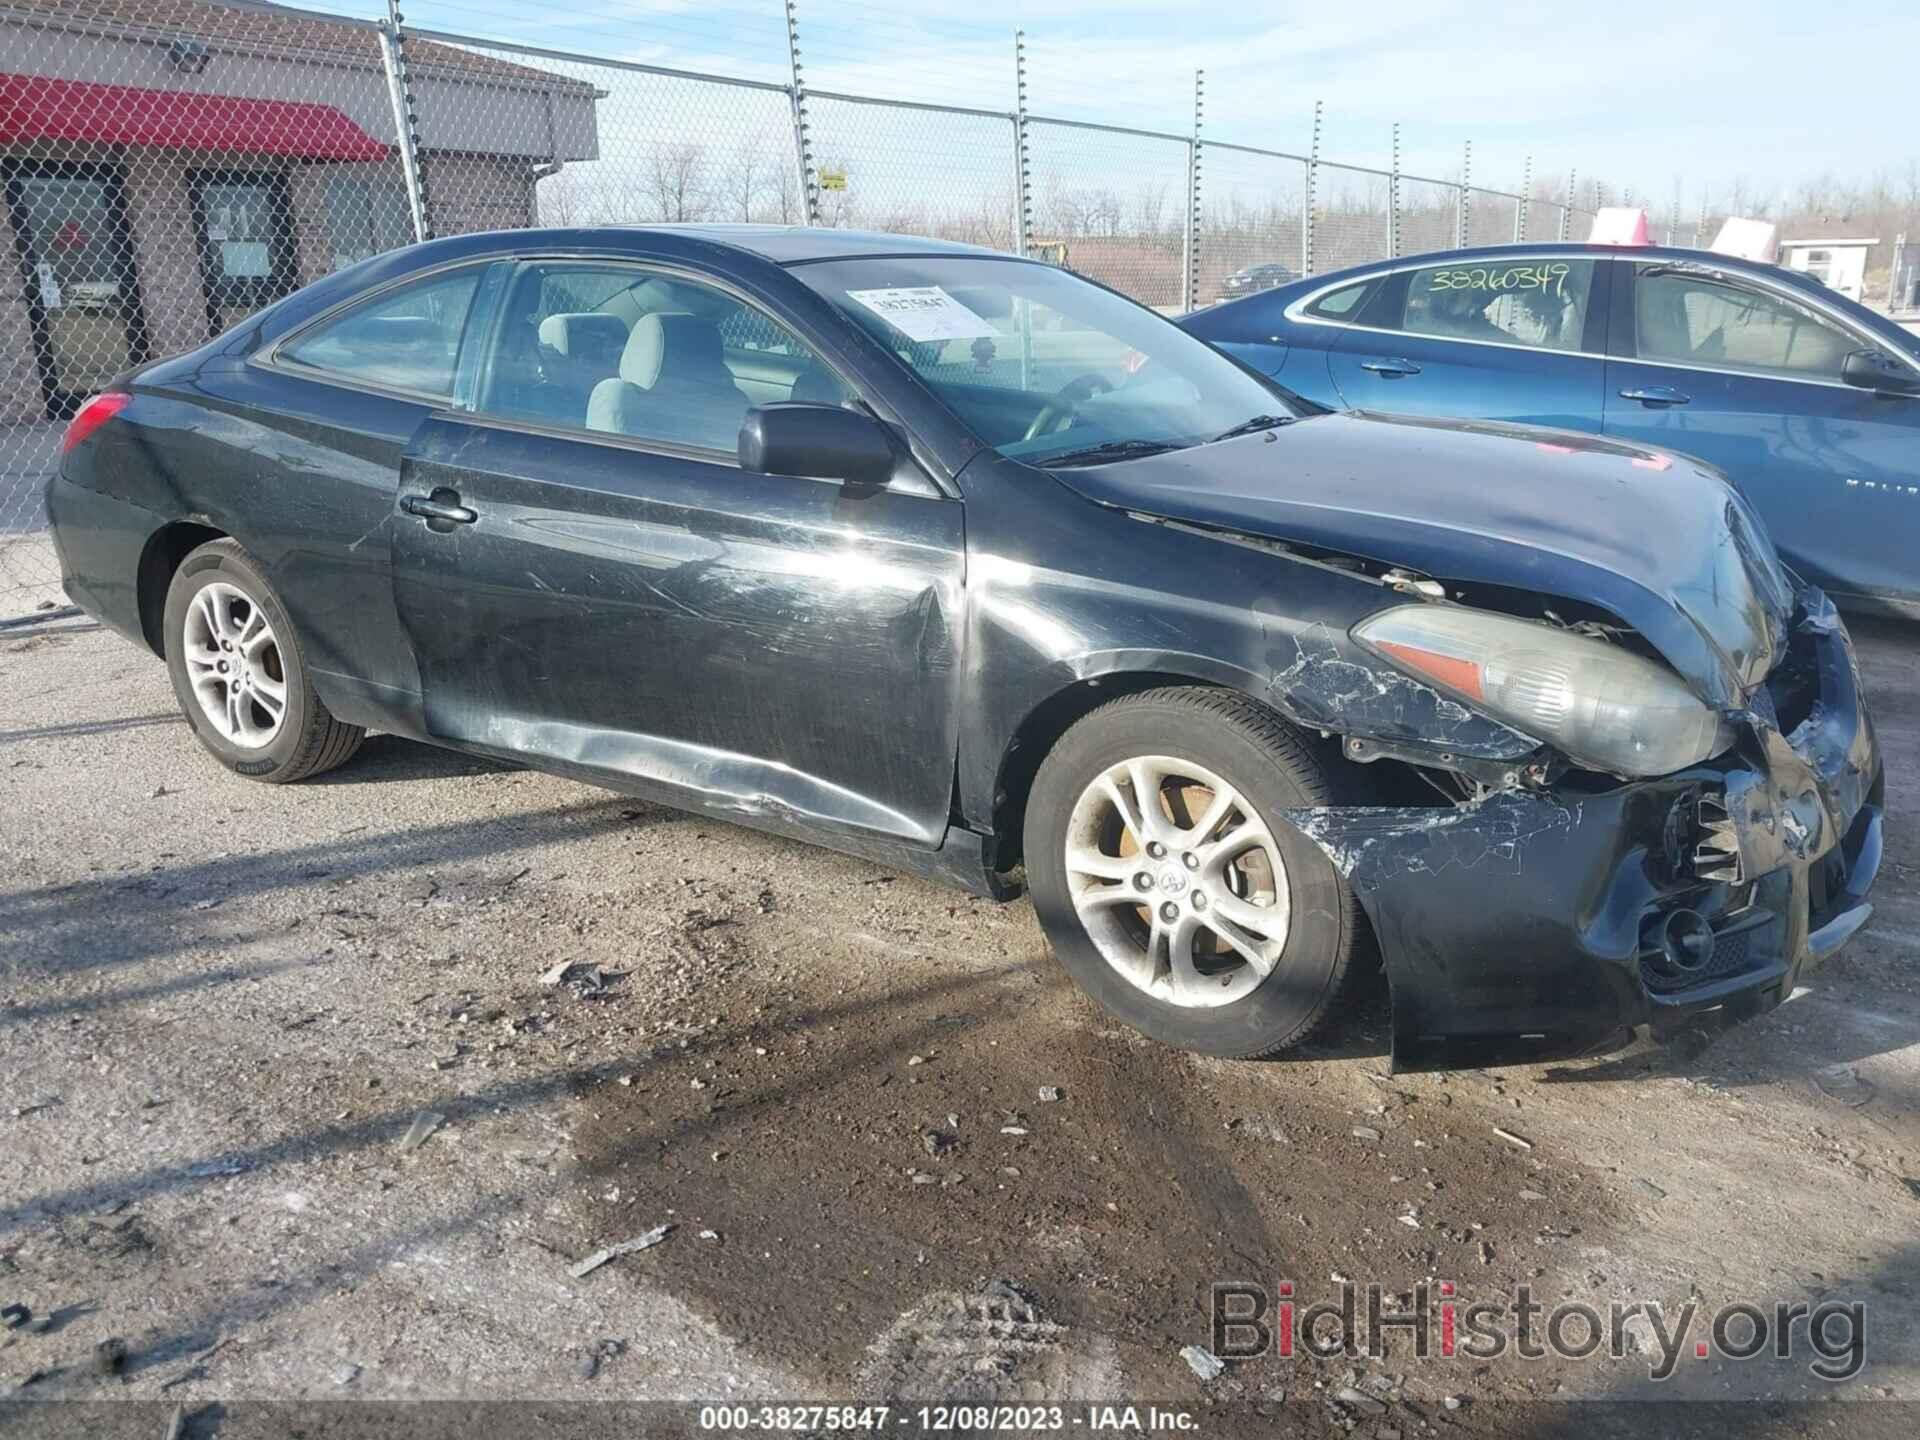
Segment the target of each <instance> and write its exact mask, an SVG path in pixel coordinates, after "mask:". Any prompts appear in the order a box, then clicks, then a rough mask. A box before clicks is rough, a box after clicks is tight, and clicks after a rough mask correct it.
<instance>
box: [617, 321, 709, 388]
mask: <svg viewBox="0 0 1920 1440" xmlns="http://www.w3.org/2000/svg"><path fill="white" fill-rule="evenodd" d="M726 368H727V360H726V354H725V351H724V350H723V348H722V346H721V343H720V328H719V327H718V326H717V325H715V324H714V323H713V322H712V321H711V320H707V319H703V318H702V317H700V316H698V315H686V314H678V313H660V312H656V313H654V314H652V315H642V316H641V317H640V318H639V320H638V321H636V322H635V324H634V327H633V333H632V334H631V335H629V336H628V337H627V348H626V350H625V351H624V352H623V353H622V354H621V356H620V378H621V379H622V380H625V381H626V382H627V383H628V384H629V385H638V386H639V387H640V388H641V389H642V390H651V389H652V388H653V387H654V385H655V384H656V383H657V382H658V381H659V379H660V377H661V376H662V375H663V374H665V375H685V374H697V373H699V372H701V371H708V372H712V371H716V370H717V371H725V370H726Z"/></svg>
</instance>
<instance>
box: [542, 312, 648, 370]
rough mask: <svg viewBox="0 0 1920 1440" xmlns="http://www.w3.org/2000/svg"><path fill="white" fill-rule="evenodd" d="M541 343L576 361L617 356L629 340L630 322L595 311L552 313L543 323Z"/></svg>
mask: <svg viewBox="0 0 1920 1440" xmlns="http://www.w3.org/2000/svg"><path fill="white" fill-rule="evenodd" d="M540 343H541V344H542V345H545V346H546V347H547V348H548V349H549V350H556V351H558V352H559V353H560V354H562V355H565V356H567V357H568V358H569V359H574V360H581V359H589V360H590V359H597V358H599V357H601V356H613V355H618V354H619V353H620V352H621V350H622V349H623V348H624V347H625V345H626V343H627V322H626V321H624V320H622V319H621V318H620V317H619V316H618V315H605V314H602V313H600V312H599V311H596V310H588V311H582V312H579V313H575V314H561V315H549V316H547V318H546V319H544V320H542V321H541V322H540Z"/></svg>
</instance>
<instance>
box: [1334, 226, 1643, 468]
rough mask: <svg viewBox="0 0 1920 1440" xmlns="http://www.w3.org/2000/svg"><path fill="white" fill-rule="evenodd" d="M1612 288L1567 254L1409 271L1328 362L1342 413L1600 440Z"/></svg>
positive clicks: (1597, 266) (1590, 262) (1596, 265)
mask: <svg viewBox="0 0 1920 1440" xmlns="http://www.w3.org/2000/svg"><path fill="white" fill-rule="evenodd" d="M1606 280H1607V269H1606V266H1605V264H1604V263H1603V262H1601V261H1599V260H1597V259H1593V258H1589V257H1584V256H1579V255H1566V254H1558V255H1555V254H1547V255H1538V256H1514V257H1508V256H1501V257H1498V258H1494V259H1488V258H1484V257H1482V258H1468V259H1463V260H1455V261H1447V262H1444V263H1440V264H1434V265H1422V266H1418V267H1414V268H1410V269H1405V270H1401V271H1399V272H1397V273H1396V274H1395V275H1394V276H1393V278H1392V284H1391V286H1390V288H1389V289H1388V290H1387V291H1385V292H1383V294H1382V296H1381V299H1380V301H1379V302H1378V303H1377V304H1376V305H1370V306H1369V313H1368V315H1367V316H1366V317H1365V318H1364V320H1363V321H1361V322H1356V323H1355V324H1353V325H1351V326H1348V327H1346V328H1345V329H1343V330H1342V331H1341V332H1340V334H1339V337H1338V338H1337V339H1336V341H1335V342H1334V344H1333V346H1332V348H1331V349H1330V351H1329V352H1328V369H1329V372H1330V375H1331V378H1332V382H1333V386H1334V388H1335V390H1336V391H1337V392H1338V393H1339V396H1340V403H1341V404H1342V405H1344V406H1347V407H1349V408H1351V409H1355V410H1378V411H1385V412H1389V413H1394V414H1404V415H1459V416H1466V417H1470V418H1473V419H1492V420H1515V421H1520V422H1523V423H1525V424H1529V425H1553V426H1557V427H1560V428H1562V429H1567V430H1587V431H1595V432H1597V431H1598V430H1599V429H1600V426H1601V396H1602V386H1603V383H1604V379H1605V376H1604V369H1605V361H1604V360H1603V358H1602V355H1603V349H1604V341H1605V329H1606V305H1605V296H1604V292H1605V288H1606Z"/></svg>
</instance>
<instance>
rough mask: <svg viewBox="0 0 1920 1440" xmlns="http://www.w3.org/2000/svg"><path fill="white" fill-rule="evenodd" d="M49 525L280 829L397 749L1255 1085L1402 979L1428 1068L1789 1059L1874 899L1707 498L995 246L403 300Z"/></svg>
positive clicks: (92, 440) (1656, 461) (655, 245)
mask: <svg viewBox="0 0 1920 1440" xmlns="http://www.w3.org/2000/svg"><path fill="white" fill-rule="evenodd" d="M49 506H50V512H51V514H52V517H53V522H54V533H55V537H56V540H57V542H58V545H59V550H60V555H61V560H62V565H63V569H64V573H65V581H66V587H67V590H68V593H69V594H70V595H72V596H73V598H74V599H75V600H76V601H77V602H78V603H79V604H81V605H82V606H84V607H85V608H86V609H87V610H88V611H90V612H91V613H93V614H94V615H96V616H98V617H100V618H101V619H102V620H104V621H106V622H107V623H108V624H110V625H112V626H114V627H116V628H117V629H119V630H121V631H123V632H124V633H125V634H127V635H128V636H129V637H131V638H133V639H134V640H136V641H137V642H139V643H141V644H143V645H145V646H147V647H149V648H151V649H152V650H153V651H154V652H155V653H156V654H158V655H162V656H164V657H165V659H166V662H167V664H168V667H169V669H170V671H171V673H172V677H173V684H174V688H175V690H176V692H177V694H178V696H179V699H180V704H181V706H182V708H183V709H184V710H185V712H186V715H187V717H188V719H189V720H190V721H191V722H192V725H193V729H194V731H195V733H196V734H197V735H198V736H199V738H200V740H201V741H202V742H203V743H204V745H205V746H206V748H207V749H208V750H209V751H210V752H211V753H212V754H213V755H214V757H215V758H217V759H218V760H219V761H220V762H221V763H222V764H224V765H226V766H227V767H228V768H230V769H231V770H233V771H235V772H237V773H239V774H241V775H245V776H249V777H252V778H255V779H259V780H265V781H290V780H297V779H300V778H302V777H304V776H308V775H312V774H315V773H317V772H319V771H322V770H325V769H327V768H329V767H331V766H335V765H339V764H341V763H343V762H344V761H346V760H347V759H348V758H349V757H350V756H352V754H353V752H354V750H355V748H356V747H357V746H358V744H359V743H360V739H361V736H362V735H363V734H364V733H365V731H366V729H368V728H378V729H381V730H386V731H391V732H394V733H397V734H401V735H406V736H412V737H414V738H416V739H419V740H424V741H429V742H431V743H433V744H437V745H445V746H450V747H453V748H456V749H460V750H466V751H471V752H475V753H481V754H487V755H494V756H503V757H510V758H512V759H514V760H516V761H520V762H524V763H527V764H532V765H536V766H540V767H543V768H547V769H551V770H555V771H560V772H563V773H566V774H570V775H574V776H577V777H579V778H581V779H584V780H588V781H591V782H593V783H596V784H600V785H605V786H609V787H612V788H615V789H619V790H623V791H628V792H632V793H635V794H639V795H643V796H649V797H653V798H656V799H659V800H662V801H665V802H667V803H669V804H672V805H678V806H682V807H686V808H689V809H696V810H701V811H705V812H707V813H709V814H712V815H717V816H721V817H724V818H727V819H731V820H737V821H739V822H741V823H743V824H748V825H756V826H761V827H765V828H768V829H773V830H778V831H783V832H787V833H791V834H795V835H799V836H803V837H805V838H807V839H810V840H814V841H817V842H820V843H822V844H826V845H831V846H835V847H837V848H840V849H843V850H846V851H850V852H853V853H855V854H858V855H864V856H869V857H872V858H874V859H876V860H879V861H882V862H884V863H888V864H892V865H897V866H902V867H906V868H909V869H912V870H915V871H919V872H922V873H925V874H928V875H933V876H937V877H940V878H943V879H946V880H949V881H955V882H958V883H960V884H962V885H965V886H968V887H970V888H972V889H974V890H975V891H978V892H982V893H986V894H990V895H994V896H999V897H1003V898H1004V897H1009V896H1011V895H1013V894H1015V893H1017V891H1018V889H1019V888H1020V886H1021V884H1022V882H1024V884H1025V886H1026V887H1027V888H1029V889H1030V890H1031V892H1032V894H1033V898H1034V903H1035V905H1036V907H1037V909H1038V912H1039V916H1040V919H1041V922H1042V924H1043V925H1044V927H1045V930H1046V933H1047V935H1048V936H1049V937H1050V939H1051V941H1052V943H1053V945H1054V947H1055V949H1056V951H1057V952H1058V954H1059V956H1060V958H1061V959H1062V961H1063V962H1064V963H1065V964H1066V966H1067V968H1068V969H1069V970H1070V971H1071V972H1072V974H1073V975H1074V976H1075V978H1076V979H1077V980H1078V981H1079V982H1080V984H1081V985H1082V986H1084V987H1085V988H1086V989H1087V990H1088V991H1089V992H1090V993H1091V994H1092V995H1094V996H1095V997H1096V998H1097V999H1098V1000H1099V1001H1100V1002H1101V1003H1102V1004H1103V1005H1105V1006H1106V1007H1107V1008H1108V1009H1109V1010H1110V1011H1112V1012H1113V1013H1114V1014H1116V1015H1118V1016H1120V1017H1122V1018H1123V1019H1125V1020H1126V1021H1128V1022H1130V1023H1132V1024H1134V1025H1136V1026H1138V1027H1139V1028H1140V1029H1142V1030H1144V1031H1146V1032H1147V1033H1149V1034H1151V1035H1154V1036H1157V1037H1159V1038H1161V1039H1164V1040H1167V1041H1170V1042H1172V1043H1175V1044H1178V1045H1184V1046H1189V1047H1192V1048H1194V1049H1198V1050H1203V1051H1207V1052H1210V1053H1214V1054H1221V1055H1236V1056H1249V1055H1258V1054H1265V1053H1270V1052H1273V1051H1276V1050H1279V1049H1282V1048H1284V1047H1287V1046H1290V1045H1293V1044H1295V1043H1297V1042H1298V1041H1300V1040H1301V1039H1302V1038H1303V1037H1304V1036H1306V1035H1307V1034H1308V1033H1309V1032H1311V1031H1312V1030H1314V1028H1315V1027H1316V1026H1317V1025H1318V1024H1319V1023H1320V1022H1322V1021H1323V1020H1325V1019H1327V1018H1328V1017H1330V1016H1333V1015H1336V1014H1337V1013H1339V1009H1340V1002H1341V997H1342V995H1343V993H1344V992H1345V989H1346V985H1345V982H1346V981H1348V980H1349V979H1350V978H1351V977H1352V976H1353V975H1354V974H1355V973H1357V972H1358V971H1359V970H1360V968H1361V967H1360V965H1359V963H1358V958H1357V957H1359V956H1360V955H1362V954H1365V953H1368V952H1370V951H1371V950H1372V949H1373V947H1374V946H1376V945H1377V947H1378V950H1379V952H1380V954H1381V955H1382V957H1383V958H1384V961H1385V965H1386V972H1387V977H1388V980H1389V982H1390V986H1391V993H1392V1004H1393V1029H1394V1055H1395V1060H1396V1062H1397V1063H1399V1064H1401V1065H1403V1066H1410V1065H1421V1064H1436V1063H1447V1062H1449V1061H1452V1060H1454V1059H1456V1058H1458V1057H1460V1056H1462V1055H1463V1054H1471V1055H1473V1056H1474V1057H1476V1058H1478V1059H1482V1060H1493V1059H1500V1058H1509V1057H1538V1056H1542V1055H1546V1054H1551V1053H1566V1052H1568V1051H1572V1050H1578V1049H1581V1048H1583V1047H1590V1046H1593V1045H1595V1044H1600V1043H1605V1042H1606V1041H1607V1040H1609V1039H1610V1038H1611V1037H1613V1036H1615V1035H1617V1034H1618V1033H1619V1032H1620V1031H1622V1030H1623V1029H1624V1028H1626V1027H1631V1026H1636V1025H1641V1024H1646V1023H1653V1024H1655V1025H1659V1024H1662V1023H1665V1022H1669V1021H1672V1020H1674V1019H1676V1018H1678V1017H1682V1016H1687V1015H1690V1014H1693V1013H1695V1012H1697V1011H1699V1010H1701V1009H1702V1008H1707V1007H1720V1006H1726V1007H1729V1008H1732V1009H1735V1010H1757V1009H1761V1008H1764V1007H1766V1006H1768V1005H1770V1004H1773V1003H1777V1002H1778V1001H1779V1000H1780V999H1781V998H1783V997H1784V996H1785V995H1786V994H1787V993H1788V992H1789V991H1790V990H1791V989H1792V987H1793V986H1794V984H1795V983H1796V981H1797V980H1798V978H1799V977H1800V976H1801V975H1802V974H1803V973H1804V972H1805V971H1806V970H1808V969H1810V968H1811V966H1812V965H1813V964H1814V963H1816V962H1817V961H1818V960H1819V959H1820V958H1822V957H1824V956H1825V955H1827V954H1829V953H1831V952H1832V951H1833V950H1834V949H1835V948H1836V947H1837V946H1838V945H1839V944H1840V943H1841V942H1842V941H1844V940H1845V939H1846V937H1847V936H1848V935H1850V934H1851V933H1852V932H1853V931H1854V930H1855V929H1856V928H1857V927H1858V926H1859V924H1860V923H1861V922H1862V921H1863V920H1864V919H1865V918H1866V915H1867V913H1868V910H1869V907H1868V905H1867V904H1866V902H1865V899H1864V896H1865V893H1866V890H1867V888H1868V886H1869V885H1870V884H1871V883H1872V880H1873V877H1874V874H1875V871H1876V869H1877V867H1878V864H1879V857H1880V792H1881V779H1880V760H1879V753H1878V749H1877V747H1876V744H1875V741H1874V737H1873V731H1872V727H1871V725H1870V723H1869V721H1868V719H1867V715H1866V711H1865V708H1864V706H1863V704H1862V702H1861V699H1860V696H1859V691H1858V674H1857V670H1856V668H1855V665H1854V661H1853V654H1852V648H1851V642H1850V641H1849V639H1848V636H1847V632H1846V629H1845V628H1844V626H1843V625H1842V624H1841V623H1840V621H1839V620H1838V619H1837V618H1836V617H1835V615H1834V612H1833V609H1832V607H1831V606H1830V605H1829V604H1828V603H1827V601H1826V600H1825V599H1824V597H1823V596H1822V595H1821V594H1820V593H1819V592H1818V591H1816V590H1813V589H1811V588H1808V587H1806V586H1803V585H1802V584H1800V583H1799V582H1798V581H1797V580H1796V579H1795V578H1794V577H1793V576H1792V575H1790V574H1789V573H1788V572H1786V571H1785V570H1784V569H1783V568H1782V567H1781V565H1780V563H1779V561H1778V559H1777V557H1776V556H1775V554H1774V550H1773V547H1772V545H1771V544H1770V543H1769V541H1768V539H1767V538H1766V535H1765V533H1764V531H1763V530H1762V529H1761V527H1760V526H1759V525H1758V524H1757V523H1756V521H1755V520H1754V518H1753V515H1752V513H1751V511H1750V510H1749V509H1748V508H1747V505H1746V503H1745V502H1744V501H1743V500H1742V499H1740V498H1739V497H1738V496H1737V495H1736V494H1735V493H1734V492H1733V491H1731V490H1730V489H1729V488H1728V487H1727V485H1726V484H1725V483H1724V482H1723V480H1722V479H1721V478H1720V477H1719V476H1718V475H1716V474H1714V473H1712V472H1710V471H1708V470H1705V469H1703V468H1702V467H1700V466H1698V465H1696V464H1695V463H1693V462H1690V461H1686V460H1682V459H1678V458H1676V457H1674V456H1671V455H1668V454H1666V453H1664V452H1660V451H1654V450H1648V449H1645V448H1642V447H1638V446H1634V445H1631V444H1625V443H1619V442H1616V441H1610V440H1605V439H1600V438H1596V437H1593V436H1584V435H1571V434H1562V433H1559V432H1551V431H1542V430H1529V429H1523V428H1518V427H1513V426H1504V425H1499V424H1493V423H1461V422H1449V421H1435V420H1425V421H1413V420H1405V419H1385V418H1378V417H1369V416H1366V415H1360V414H1327V413H1324V412H1322V411H1321V410H1320V408H1319V407H1317V406H1313V405H1311V404H1309V403H1307V402H1303V401H1300V400H1298V399H1297V398H1295V397H1294V396H1292V395H1291V394H1289V393H1288V392H1287V391H1285V390H1282V389H1280V388H1278V386H1277V385H1276V383H1275V382H1273V381H1271V380H1268V379H1265V378H1263V377H1262V376H1260V375H1259V374H1257V373H1256V372H1254V371H1253V370H1251V369H1248V368H1246V367H1244V366H1243V365H1241V364H1240V363H1239V362H1238V361H1236V360H1233V359H1230V358H1228V357H1227V356H1225V355H1223V354H1221V353H1219V352H1217V351H1215V350H1213V349H1211V348H1209V347H1208V346H1207V345H1205V344H1204V343H1202V342H1201V341H1199V340H1197V339H1195V338H1194V337H1192V336H1190V335H1188V334H1187V333H1186V332H1184V331H1183V330H1181V329H1180V328H1179V327H1178V326H1176V325H1173V324H1171V323H1170V322H1168V321H1166V320H1164V319H1162V318H1161V317H1160V316H1158V315H1156V314H1154V313H1153V312H1152V311H1150V310H1147V309H1144V308H1142V307H1141V306H1139V305H1136V304H1134V303H1132V302H1131V301H1129V300H1126V299H1124V298H1123V297H1121V296H1119V295H1117V294H1114V293H1113V292H1111V291H1108V290H1106V289H1103V288H1102V287H1100V286H1098V285H1095V284H1092V283H1090V282H1088V281H1086V280H1084V279H1081V278H1079V277H1077V276H1075V275H1073V274H1070V273H1068V272H1066V271H1064V270H1061V269H1057V268H1055V267H1052V266H1049V265H1046V264H1043V263H1039V262H1035V261H1026V260H1020V259H1015V258H1011V257H1007V256H1002V255H996V254H992V253H988V252H986V251H981V250H974V249H969V248H966V247H963V246H956V245H949V244H941V243H935V242H930V241H925V240H917V239H908V238H903V237H899V236H888V235H865V234H857V233H850V232H846V231H835V230H826V229H784V228H755V227H720V226H713V227H687V228H658V229H594V230H546V231H538V230H536V231H519V232H514V233H509V234H494V235H473V236H466V237H462V238H459V239H451V240H445V241H439V242H435V243H431V244H427V245H421V246H416V247H412V248H409V249H406V250H403V251H399V252H396V253H393V254H389V255H385V256H382V257H379V258H377V259H374V260H370V261H367V262H365V263H363V264H360V265H357V266H355V267H353V268H352V269H349V270H345V271H342V272H340V273H339V274H336V275H334V276H331V277H330V278H328V279H326V280H323V281H321V282H320V283H318V284H316V285H313V286H311V287H310V288H308V289H305V290H302V291H300V292H299V293H297V294H294V295H292V296H289V297H288V298H287V299H285V300H283V301H281V302H280V303H278V304H276V305H274V306H272V307H270V308H269V309H267V310H265V311H263V312H261V313H260V314H258V315H255V316H253V317H252V318H251V319H249V320H247V321H245V322H244V323H243V324H241V325H239V326H238V327H236V328H235V329H233V330H231V331H229V332H228V333H227V334H225V335H223V336H221V337H220V338H219V339H217V340H215V341H213V342H212V343H210V344H208V345H206V346H203V347H202V348H200V349H199V350H196V351H194V352H192V353H190V354H187V355H182V356H178V357H175V358H172V359H168V360H163V361H160V362H158V363H155V364H152V365H149V366H146V367H144V368H143V369H141V370H139V371H136V372H134V373H132V374H130V375H127V376H125V377H124V378H123V379H122V380H120V381H119V382H117V383H116V384H115V386H114V387H113V388H112V390H111V391H110V393H107V394H103V395H101V396H99V397H97V398H96V399H94V400H93V401H92V402H91V403H89V404H88V405H87V406H86V407H85V408H84V409H83V410H82V411H81V412H80V414H79V415H78V416H77V417H76V418H75V420H74V421H73V425H72V428H71V430H70V432H69V434H68V436H67V442H66V452H65V456H64V460H63V463H62V465H61V469H60V473H59V476H58V477H57V478H56V479H55V480H54V481H53V482H52V483H51V486H50V490H49Z"/></svg>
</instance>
